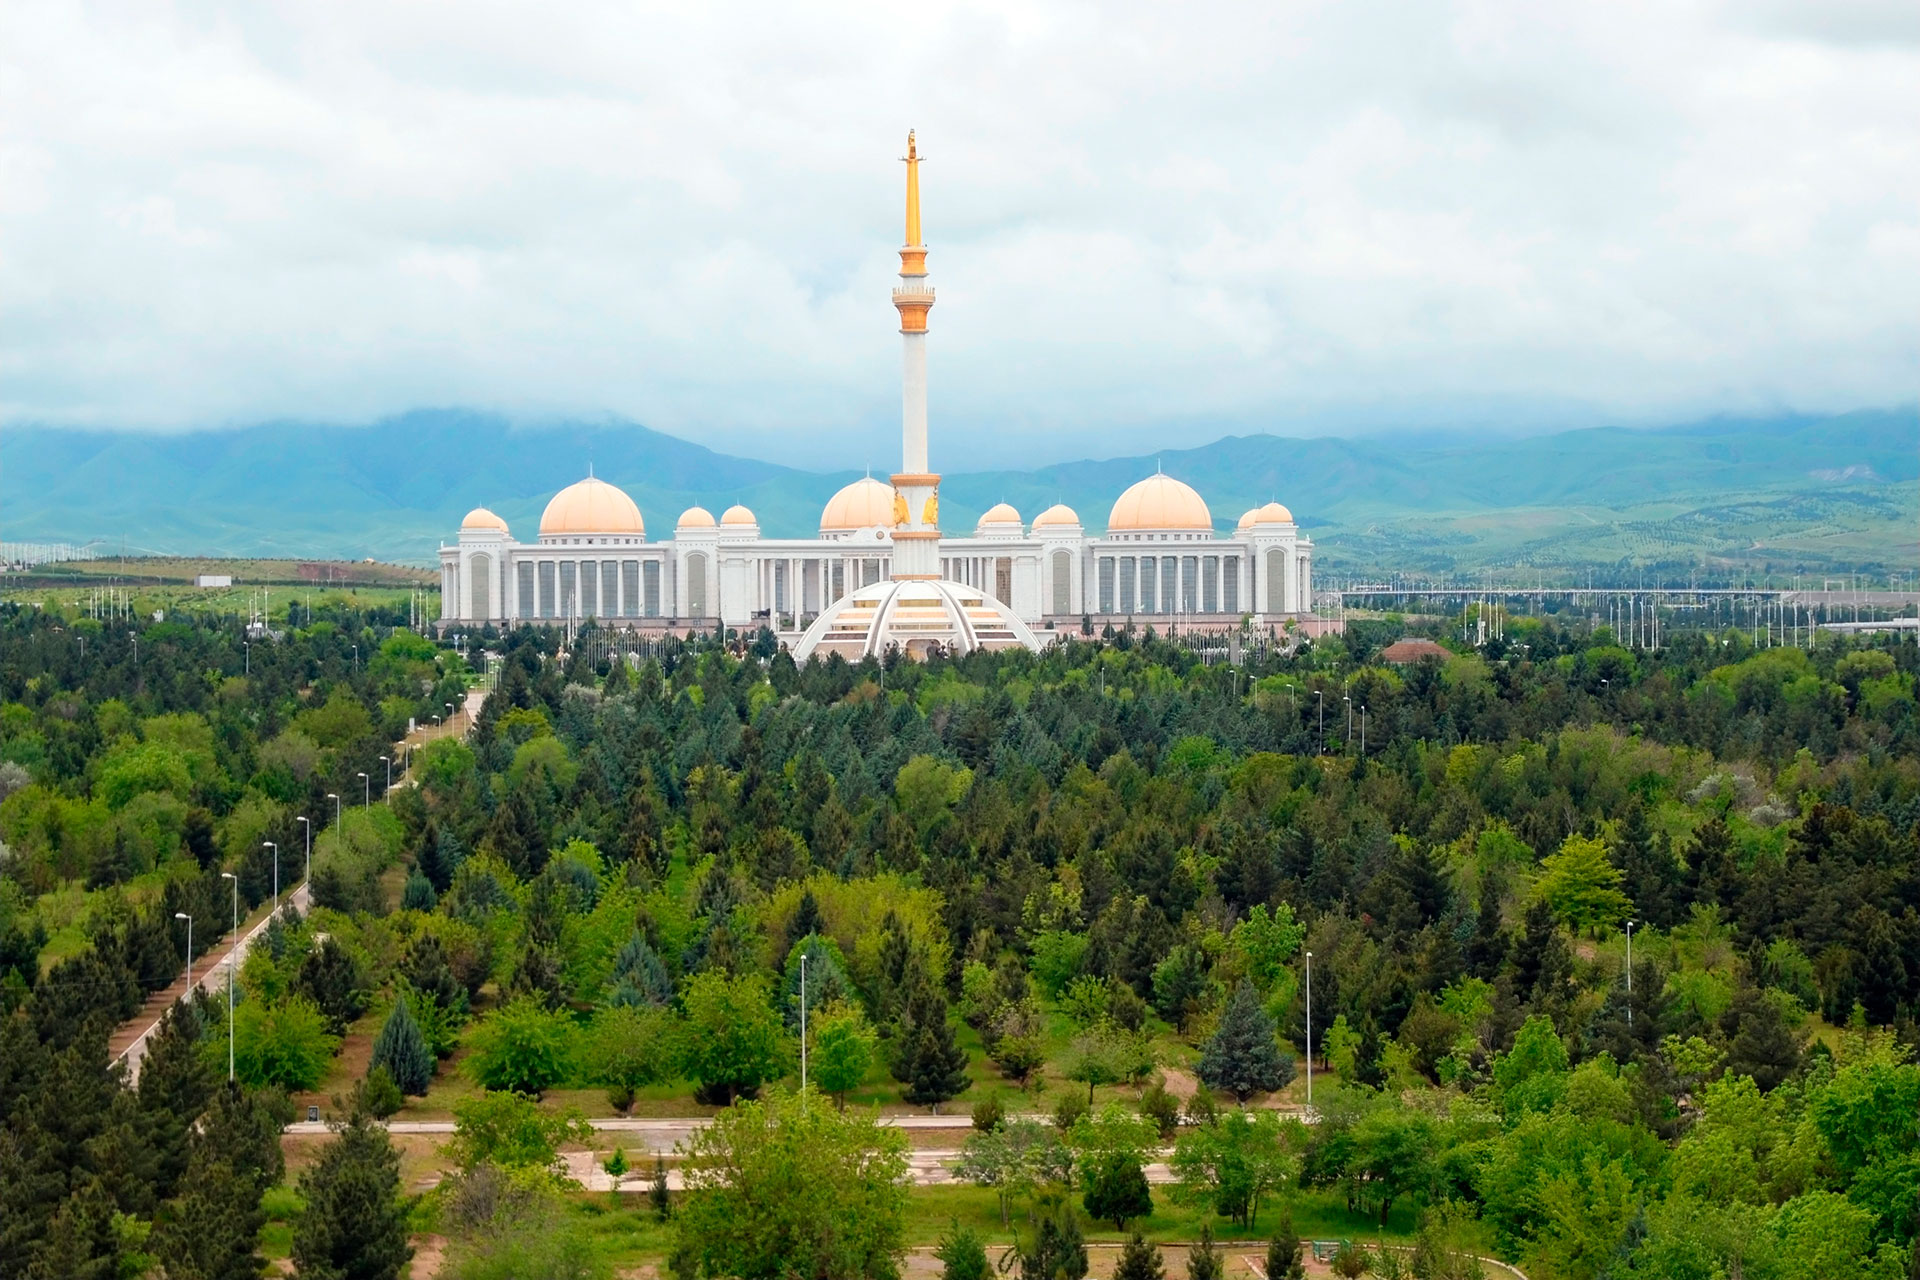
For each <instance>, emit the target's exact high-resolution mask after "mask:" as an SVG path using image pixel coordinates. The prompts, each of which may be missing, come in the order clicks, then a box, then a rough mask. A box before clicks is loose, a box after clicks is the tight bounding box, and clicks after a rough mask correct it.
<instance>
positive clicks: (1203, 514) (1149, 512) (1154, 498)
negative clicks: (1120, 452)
mask: <svg viewBox="0 0 1920 1280" xmlns="http://www.w3.org/2000/svg"><path fill="white" fill-rule="evenodd" d="M1212 528H1213V513H1212V512H1210V511H1208V510H1207V504H1206V503H1205V502H1203V501H1202V500H1201V498H1200V495H1199V494H1197V493H1195V492H1194V491H1193V488H1192V487H1191V486H1190V485H1185V484H1182V483H1180V481H1178V480H1175V479H1174V478H1173V477H1172V476H1168V475H1151V476H1148V477H1147V478H1146V479H1145V480H1142V481H1141V482H1140V483H1139V484H1136V485H1134V486H1133V487H1132V488H1131V489H1128V490H1127V491H1126V492H1125V493H1123V494H1121V495H1120V501H1118V502H1116V503H1114V504H1113V513H1112V514H1111V515H1109V516H1108V517H1107V532H1108V533H1118V532H1131V531H1133V530H1143V529H1150V530H1161V529H1205V530H1211V529H1212Z"/></svg>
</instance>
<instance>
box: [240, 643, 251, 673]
mask: <svg viewBox="0 0 1920 1280" xmlns="http://www.w3.org/2000/svg"><path fill="white" fill-rule="evenodd" d="M240 649H241V655H242V656H241V659H240V660H241V663H242V665H241V668H240V673H241V674H242V675H249V676H250V675H252V674H253V646H252V645H250V644H248V643H247V642H246V641H245V640H242V641H241V642H240Z"/></svg>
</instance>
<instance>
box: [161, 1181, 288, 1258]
mask: <svg viewBox="0 0 1920 1280" xmlns="http://www.w3.org/2000/svg"><path fill="white" fill-rule="evenodd" d="M260 1196H261V1188H260V1187H259V1186H257V1185H255V1184H254V1183H253V1182H252V1180H251V1179H248V1178H243V1177H241V1176H240V1175H238V1174H236V1173H235V1172H234V1171H233V1168H232V1166H230V1165H228V1164H227V1163H226V1162H224V1161H221V1160H217V1159H196V1160H195V1161H194V1162H193V1164H192V1166H191V1167H190V1168H189V1169H188V1171H187V1176H186V1178H185V1180H184V1181H183V1182H182V1183H181V1186H180V1195H179V1198H178V1199H176V1200H174V1201H173V1202H172V1203H171V1204H169V1205H168V1206H167V1207H166V1209H165V1210H164V1211H163V1212H162V1213H161V1214H160V1217H159V1220H158V1221H157V1222H156V1223H155V1225H154V1229H153V1235H152V1236H151V1237H150V1247H151V1248H152V1250H153V1254H154V1257H155V1258H157V1259H158V1260H159V1262H160V1265H161V1267H162V1268H163V1269H164V1271H165V1274H166V1275H167V1276H168V1278H169V1280H173V1278H174V1277H179V1278H180V1280H187V1277H192V1278H193V1280H256V1278H257V1277H258V1276H259V1274H260V1272H261V1270H262V1267H263V1266H264V1263H263V1262H262V1260H261V1258H260V1255H259V1254H258V1253H256V1252H255V1246H256V1244H257V1243H258V1242H259V1238H260V1228H261V1227H262V1226H264V1225H265V1224H266V1220H267V1215H266V1214H265V1213H263V1212H261V1209H260Z"/></svg>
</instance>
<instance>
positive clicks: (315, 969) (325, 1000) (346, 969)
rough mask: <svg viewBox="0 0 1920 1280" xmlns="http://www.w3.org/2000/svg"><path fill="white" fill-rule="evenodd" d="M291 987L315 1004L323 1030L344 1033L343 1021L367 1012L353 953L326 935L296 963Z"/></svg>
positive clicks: (344, 1025) (365, 996)
mask: <svg viewBox="0 0 1920 1280" xmlns="http://www.w3.org/2000/svg"><path fill="white" fill-rule="evenodd" d="M293 989H294V990H295V991H298V992H299V993H301V994H302V995H304V996H306V997H307V998H308V999H310V1000H312V1001H313V1003H314V1004H315V1005H317V1006H319V1009H320V1012H321V1013H322V1014H323V1015H325V1017H326V1019H327V1030H328V1032H330V1033H331V1034H333V1035H336V1036H338V1035H345V1034H346V1030H347V1024H348V1023H350V1022H352V1021H353V1020H354V1019H356V1018H358V1017H359V1016H360V1015H361V1014H363V1013H365V1012H366V1011H367V989H366V981H365V979H364V978H362V977H361V974H360V966H359V965H358V964H357V963H355V961H354V958H353V953H352V952H350V951H348V950H347V949H346V948H345V947H343V946H341V945H340V944H339V943H338V942H337V941H335V940H334V939H332V938H326V939H324V940H322V941H321V943H320V945H319V946H317V947H315V948H314V949H313V950H312V951H311V952H309V953H308V954H307V958H306V959H305V960H303V961H301V962H300V972H299V973H298V974H297V975H296V976H295V978H294V981H293Z"/></svg>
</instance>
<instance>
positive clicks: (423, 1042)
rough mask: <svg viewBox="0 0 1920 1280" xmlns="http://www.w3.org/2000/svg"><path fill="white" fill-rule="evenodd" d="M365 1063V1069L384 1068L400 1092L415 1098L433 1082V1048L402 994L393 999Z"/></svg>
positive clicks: (421, 1095)
mask: <svg viewBox="0 0 1920 1280" xmlns="http://www.w3.org/2000/svg"><path fill="white" fill-rule="evenodd" d="M367 1065H368V1069H369V1070H372V1068H374V1067H385V1068H386V1069H387V1073H388V1074H389V1075H391V1076H392V1077H393V1082H394V1083H395V1084H396V1085H398V1086H399V1087H400V1092H401V1093H404V1094H407V1095H409V1096H411V1097H415V1098H424V1097H425V1096H426V1094H427V1086H428V1085H430V1084H432V1083H433V1067H434V1056H433V1050H432V1048H431V1047H429V1046H428V1044H427V1038H426V1037H425V1036H424V1035H422V1034H421V1033H420V1024H419V1023H417V1022H415V1021H414V1020H413V1011H412V1010H411V1009H409V1008H408V1007H407V998H406V996H404V995H403V996H401V997H400V998H399V999H398V1000H396V1001H394V1002H393V1012H391V1013H389V1014H388V1015H387V1021H386V1024H385V1025H384V1026H382V1027H381V1028H380V1034H379V1036H378V1037H376V1038H375V1039H374V1042H373V1058H372V1060H371V1061H370V1062H369V1063H368V1064H367Z"/></svg>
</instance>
